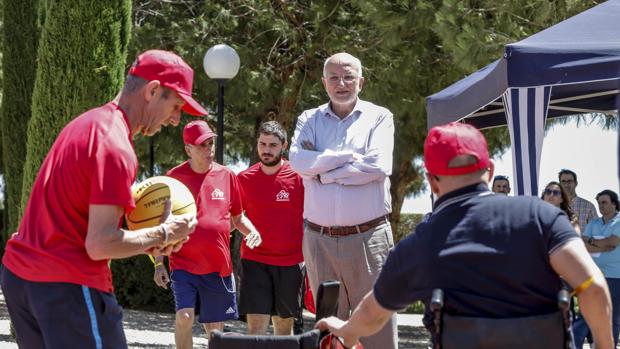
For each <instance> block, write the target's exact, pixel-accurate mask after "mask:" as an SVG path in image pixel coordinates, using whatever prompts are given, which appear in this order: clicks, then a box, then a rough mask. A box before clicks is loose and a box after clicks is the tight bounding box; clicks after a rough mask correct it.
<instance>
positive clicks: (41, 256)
mask: <svg viewBox="0 0 620 349" xmlns="http://www.w3.org/2000/svg"><path fill="white" fill-rule="evenodd" d="M193 76H194V73H193V70H192V69H191V68H190V67H189V66H188V65H187V63H185V62H184V61H183V60H182V59H181V58H180V57H179V56H177V55H176V54H174V53H172V52H167V51H159V50H151V51H146V52H144V53H143V54H141V55H140V56H139V57H138V58H137V59H136V61H135V62H134V64H133V65H132V67H131V69H130V70H129V74H128V76H127V79H126V81H125V85H124V86H123V89H122V90H121V91H120V93H119V95H118V96H117V97H116V98H115V99H114V100H113V101H111V102H109V103H107V104H105V105H103V106H100V107H98V108H94V109H91V110H89V111H87V112H85V113H84V114H82V115H80V116H78V117H76V118H75V119H74V120H72V121H71V122H70V123H68V124H67V125H66V126H65V128H64V129H63V130H62V131H61V132H60V134H59V135H58V138H57V139H56V141H55V142H54V144H53V145H52V147H51V149H50V151H49V153H48V155H47V157H46V158H45V160H44V162H43V164H42V165H41V169H40V171H39V174H38V175H37V178H36V180H35V182H34V185H33V188H32V192H31V194H30V198H29V200H28V204H27V206H26V210H25V212H24V216H23V218H22V221H21V224H20V226H19V229H18V231H17V233H15V234H14V235H13V237H12V238H11V239H10V240H9V241H8V243H7V246H6V250H5V254H4V257H3V260H2V263H3V265H4V269H3V272H2V291H3V294H4V297H5V299H6V303H7V307H8V310H9V314H10V316H11V321H12V323H13V325H14V327H15V333H16V335H17V341H18V343H19V345H20V347H23V348H126V347H127V344H126V340H125V335H124V332H123V326H122V309H121V307H120V306H119V305H118V303H117V302H116V298H115V297H114V294H113V287H112V275H111V271H110V267H109V262H110V260H111V259H116V258H127V257H130V256H134V255H138V254H144V253H149V254H153V255H161V254H170V253H171V252H173V250H174V251H176V250H178V249H180V248H181V246H182V245H183V243H184V242H185V241H186V240H187V238H188V235H189V234H190V233H192V232H193V230H194V227H195V226H196V224H197V220H196V217H195V216H194V215H181V216H173V215H169V216H168V214H165V216H166V217H163V218H162V223H161V224H160V225H158V226H156V227H153V228H145V229H140V230H136V231H127V230H124V229H122V228H121V222H122V217H123V214H124V213H126V212H128V211H130V210H132V209H133V208H134V207H135V203H134V201H133V199H132V195H131V185H132V183H133V182H134V181H135V178H136V171H137V167H138V161H137V157H136V154H135V152H134V149H133V141H132V138H133V136H135V135H136V134H138V133H141V134H143V135H146V136H151V135H153V134H155V133H157V132H158V131H159V130H160V129H161V127H162V126H167V125H173V126H177V125H178V123H179V120H180V117H181V110H183V111H185V112H187V113H188V114H191V115H196V116H200V115H206V114H207V111H206V110H205V109H204V108H203V107H201V106H200V105H199V104H198V103H197V102H196V101H195V100H194V99H193V98H192V80H193ZM167 206H168V207H167V211H168V212H169V204H167ZM166 218H167V219H166ZM170 243H175V244H170ZM166 245H168V246H174V247H165V248H164V246H166Z"/></svg>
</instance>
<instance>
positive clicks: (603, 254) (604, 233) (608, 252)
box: [573, 189, 620, 349]
mask: <svg viewBox="0 0 620 349" xmlns="http://www.w3.org/2000/svg"><path fill="white" fill-rule="evenodd" d="M596 202H597V203H598V209H599V211H601V215H602V217H599V218H594V219H593V220H591V221H590V223H588V225H587V226H586V228H585V231H584V232H583V237H582V239H583V242H584V243H585V244H586V249H587V250H588V251H589V252H590V253H591V254H592V257H593V259H594V263H596V265H598V267H599V268H600V269H601V271H602V272H603V275H605V280H607V286H608V287H609V293H610V294H611V308H612V317H611V320H612V321H611V323H612V332H613V336H614V343H615V344H616V345H617V344H618V334H619V333H620V248H618V244H620V214H619V213H618V211H619V210H620V202H619V201H618V194H616V193H615V192H614V191H612V190H609V189H606V190H603V191H602V192H600V193H598V194H597V195H596ZM573 330H574V332H575V344H576V345H577V349H581V348H582V346H583V342H584V338H586V337H587V335H588V333H589V329H588V325H587V324H586V322H585V321H584V319H583V316H579V317H578V318H577V320H576V321H575V323H574V324H573Z"/></svg>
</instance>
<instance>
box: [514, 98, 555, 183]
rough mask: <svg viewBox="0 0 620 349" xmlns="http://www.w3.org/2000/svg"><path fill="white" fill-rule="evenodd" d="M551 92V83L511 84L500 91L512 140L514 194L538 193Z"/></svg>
mask: <svg viewBox="0 0 620 349" xmlns="http://www.w3.org/2000/svg"><path fill="white" fill-rule="evenodd" d="M530 92H531V94H532V96H531V97H532V98H530V96H529V94H530ZM550 95H551V87H550V86H541V87H530V88H528V87H523V88H513V89H509V90H507V91H506V92H505V93H504V95H503V101H504V109H505V110H506V116H507V118H506V119H507V121H508V129H509V131H510V140H511V142H512V162H513V171H514V177H513V185H512V186H513V188H514V189H515V193H516V194H517V195H537V193H538V174H539V169H540V155H541V152H542V144H543V138H544V129H545V121H546V119H547V110H548V106H549V99H550ZM513 107H514V109H513ZM530 111H531V112H532V113H531V115H530Z"/></svg>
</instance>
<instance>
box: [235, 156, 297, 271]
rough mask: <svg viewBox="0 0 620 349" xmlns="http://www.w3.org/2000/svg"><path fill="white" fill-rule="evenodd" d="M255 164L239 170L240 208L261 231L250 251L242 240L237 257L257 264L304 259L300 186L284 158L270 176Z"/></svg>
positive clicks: (290, 262) (282, 264) (287, 262)
mask: <svg viewBox="0 0 620 349" xmlns="http://www.w3.org/2000/svg"><path fill="white" fill-rule="evenodd" d="M261 166H262V164H261V163H260V162H259V163H256V164H254V165H253V166H251V167H250V168H248V169H247V170H245V171H243V172H241V173H239V175H238V179H239V183H240V184H241V188H242V199H243V200H242V201H243V208H244V209H245V213H246V216H247V217H248V218H249V219H250V221H252V223H253V224H254V226H255V227H256V229H257V230H258V232H259V233H260V234H261V237H262V239H263V243H262V244H261V245H260V246H258V247H255V248H254V249H253V250H252V249H250V248H248V247H247V246H246V244H245V241H244V242H243V245H242V246H241V258H244V259H250V260H253V261H257V262H260V263H265V264H270V265H279V266H290V265H295V264H297V263H300V262H302V261H303V260H304V257H303V254H302V251H301V242H302V239H303V234H304V219H303V210H304V187H303V183H302V179H301V177H300V176H299V175H298V174H297V173H295V172H294V171H293V170H292V169H291V166H290V165H289V163H288V161H286V162H284V164H283V165H282V167H281V168H280V169H279V170H278V172H276V173H275V174H273V175H266V174H265V173H264V172H263V171H262V170H261Z"/></svg>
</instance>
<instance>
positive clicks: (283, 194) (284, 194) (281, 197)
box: [276, 189, 290, 201]
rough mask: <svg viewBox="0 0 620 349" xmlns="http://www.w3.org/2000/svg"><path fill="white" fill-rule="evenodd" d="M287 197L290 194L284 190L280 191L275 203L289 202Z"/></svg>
mask: <svg viewBox="0 0 620 349" xmlns="http://www.w3.org/2000/svg"><path fill="white" fill-rule="evenodd" d="M289 195H290V194H289V193H288V192H287V191H286V190H284V189H282V190H280V192H279V193H278V194H276V201H290V200H289V198H288V197H289Z"/></svg>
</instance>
